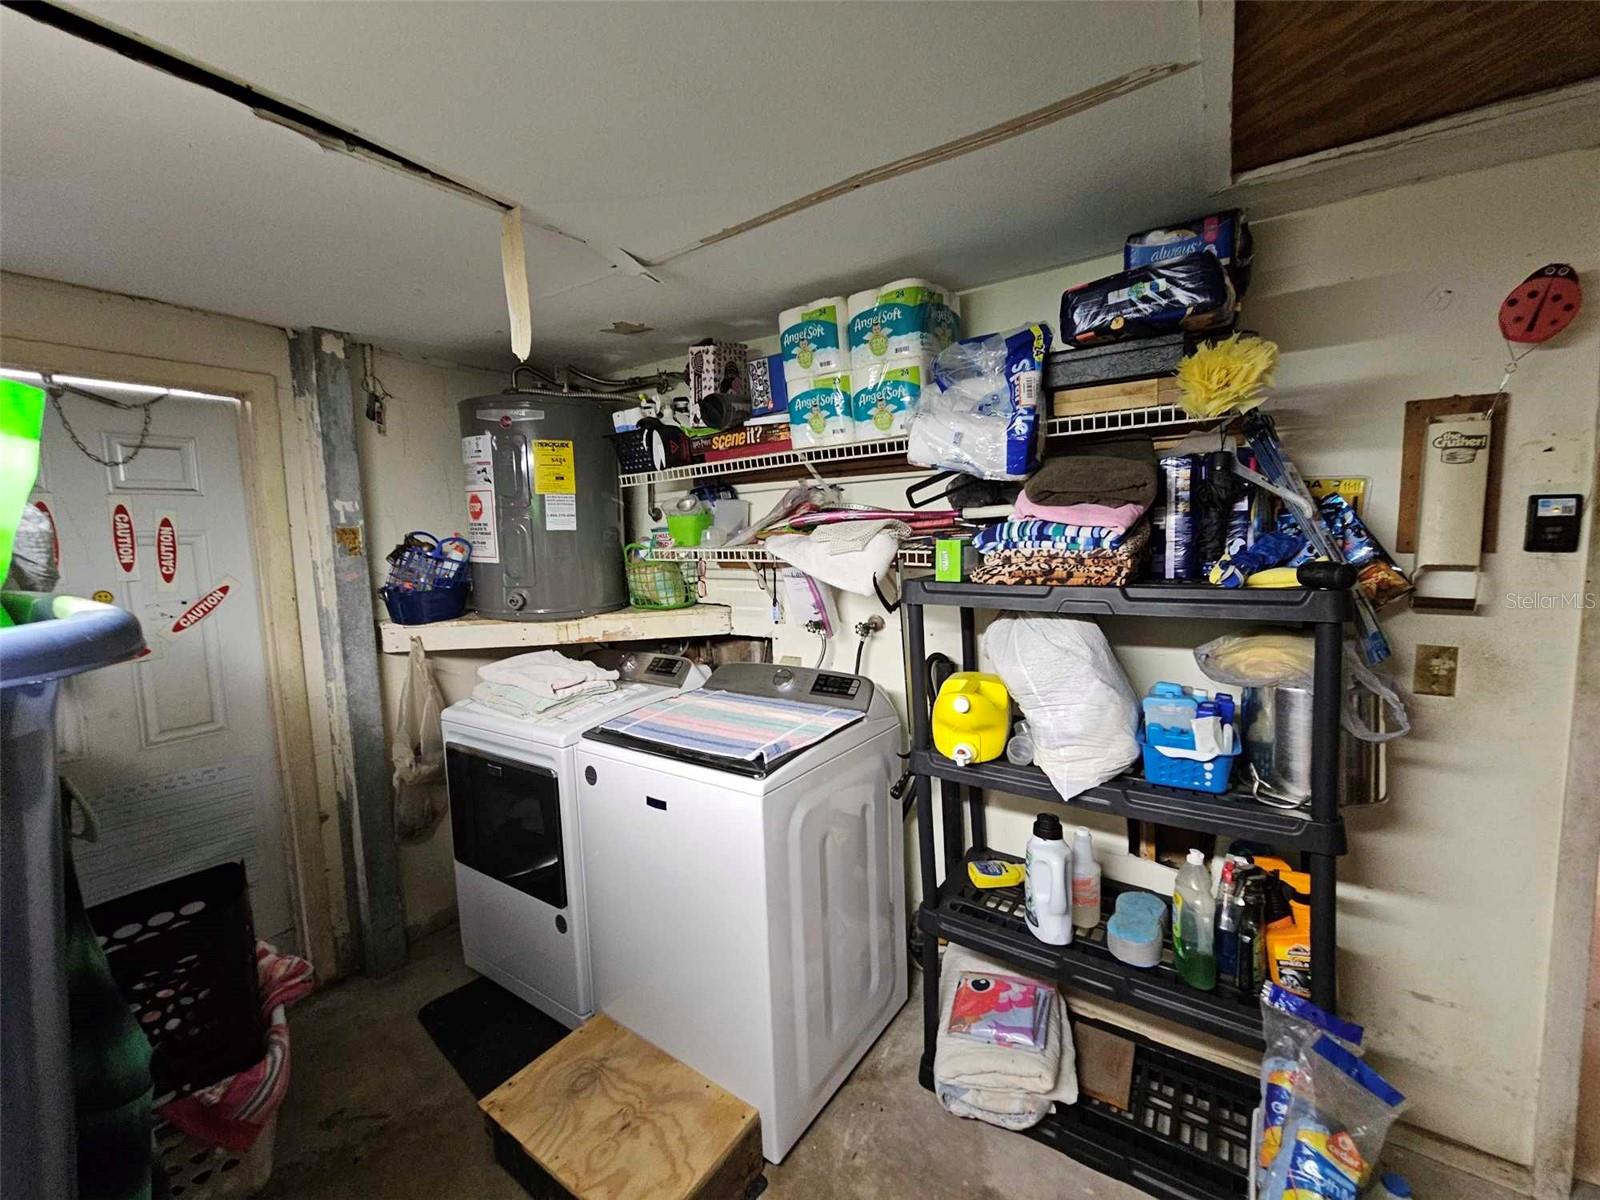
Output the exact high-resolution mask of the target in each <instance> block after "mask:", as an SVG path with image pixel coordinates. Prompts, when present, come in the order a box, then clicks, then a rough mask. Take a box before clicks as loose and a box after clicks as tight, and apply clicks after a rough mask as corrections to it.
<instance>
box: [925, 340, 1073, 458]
mask: <svg viewBox="0 0 1600 1200" xmlns="http://www.w3.org/2000/svg"><path fill="white" fill-rule="evenodd" d="M1049 350H1050V327H1049V326H1048V325H1043V324H1040V325H1024V326H1022V327H1020V328H1018V329H1013V330H1011V331H1010V332H1009V333H996V334H991V335H990V336H988V337H981V338H968V339H967V340H966V341H961V342H956V343H955V344H954V345H951V346H949V347H947V348H946V349H945V350H944V351H943V352H941V353H940V355H939V357H938V359H937V361H935V363H934V367H933V371H934V385H935V386H933V387H931V388H924V389H923V391H922V397H921V400H920V401H919V403H918V407H917V411H916V413H915V414H914V415H913V416H912V418H911V427H910V429H909V430H908V431H907V435H906V437H907V442H906V457H907V458H908V459H909V460H910V461H911V462H913V463H916V464H917V465H918V466H923V467H936V468H938V469H940V470H946V471H960V472H962V473H963V474H966V475H975V476H977V477H978V478H979V479H1026V478H1027V477H1028V475H1030V474H1031V473H1032V472H1033V470H1034V469H1035V468H1036V467H1037V466H1038V465H1039V446H1040V442H1041V441H1042V434H1043V430H1044V420H1043V417H1042V416H1041V415H1040V412H1039V398H1040V394H1041V392H1042V391H1043V387H1042V382H1043V375H1044V362H1045V355H1046V354H1047V353H1048V352H1049Z"/></svg>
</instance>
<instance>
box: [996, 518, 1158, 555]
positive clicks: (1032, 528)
mask: <svg viewBox="0 0 1600 1200" xmlns="http://www.w3.org/2000/svg"><path fill="white" fill-rule="evenodd" d="M1126 536H1127V533H1126V531H1125V530H1122V529H1108V528H1106V527H1105V526H1103V525H1061V524H1058V523H1057V522H1055V521H1001V522H999V523H998V524H995V525H986V526H985V527H984V528H982V529H980V530H978V532H977V534H976V536H974V537H973V539H972V545H973V548H974V549H975V550H977V551H978V553H980V554H991V553H993V552H994V551H996V550H1115V549H1116V548H1117V547H1118V546H1120V545H1122V542H1123V539H1124V538H1125V537H1126Z"/></svg>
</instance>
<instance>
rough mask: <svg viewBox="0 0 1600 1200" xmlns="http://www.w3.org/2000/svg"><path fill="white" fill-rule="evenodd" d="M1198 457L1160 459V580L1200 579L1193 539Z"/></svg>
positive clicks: (1179, 456)
mask: <svg viewBox="0 0 1600 1200" xmlns="http://www.w3.org/2000/svg"><path fill="white" fill-rule="evenodd" d="M1200 458H1201V456H1200V455H1198V454H1169V455H1167V456H1166V457H1165V458H1163V459H1162V460H1161V484H1162V491H1163V494H1164V498H1163V499H1162V501H1161V506H1162V516H1163V522H1162V531H1161V532H1162V546H1161V549H1160V562H1161V573H1160V578H1162V579H1166V580H1173V581H1181V580H1192V579H1198V578H1200V547H1199V544H1198V543H1197V542H1196V541H1195V536H1194V484H1195V480H1196V479H1198V478H1199V476H1200Z"/></svg>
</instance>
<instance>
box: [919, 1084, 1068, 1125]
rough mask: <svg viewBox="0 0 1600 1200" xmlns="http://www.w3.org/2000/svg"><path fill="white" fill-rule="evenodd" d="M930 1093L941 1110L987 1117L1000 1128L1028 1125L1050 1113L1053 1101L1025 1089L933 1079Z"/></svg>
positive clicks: (974, 1116)
mask: <svg viewBox="0 0 1600 1200" xmlns="http://www.w3.org/2000/svg"><path fill="white" fill-rule="evenodd" d="M933 1090H934V1094H935V1095H936V1096H938V1097H939V1103H940V1104H942V1105H944V1108H945V1111H946V1112H948V1113H951V1114H953V1115H954V1116H957V1117H971V1118H973V1119H974V1120H978V1121H987V1122H988V1123H989V1124H991V1125H998V1126H1000V1128H1001V1129H1029V1128H1032V1127H1033V1126H1035V1125H1037V1124H1038V1123H1039V1122H1040V1121H1042V1120H1044V1119H1045V1118H1046V1117H1047V1116H1049V1115H1050V1106H1051V1105H1052V1104H1054V1103H1055V1101H1053V1100H1051V1099H1050V1098H1049V1097H1047V1096H1034V1095H1030V1094H1028V1093H1026V1092H986V1091H984V1090H983V1089H982V1088H967V1087H960V1086H959V1085H957V1084H953V1083H941V1082H940V1081H939V1080H934V1083H933Z"/></svg>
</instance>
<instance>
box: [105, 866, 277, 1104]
mask: <svg viewBox="0 0 1600 1200" xmlns="http://www.w3.org/2000/svg"><path fill="white" fill-rule="evenodd" d="M89 923H90V924H91V925H93V926H94V930H95V932H96V933H97V934H98V935H99V936H100V938H101V944H102V945H103V946H104V948H105V952H106V961H107V962H108V963H110V965H111V975H112V977H113V978H114V979H115V980H116V981H117V987H118V988H119V989H120V990H121V991H122V995H123V998H124V999H126V1000H127V1001H128V1007H129V1008H131V1009H132V1010H133V1015H134V1017H135V1018H136V1019H137V1020H138V1022H139V1026H140V1028H142V1029H143V1030H144V1031H145V1034H146V1036H147V1037H149V1039H150V1045H151V1047H152V1048H153V1049H154V1051H155V1055H154V1057H153V1058H152V1059H151V1060H150V1074H151V1076H152V1077H153V1078H154V1081H155V1089H156V1099H157V1102H158V1103H159V1102H160V1101H161V1099H162V1098H163V1097H164V1096H167V1095H169V1094H174V1093H176V1094H182V1093H186V1092H191V1091H194V1090H195V1089H196V1088H203V1087H208V1086H210V1085H211V1084H213V1083H215V1082H217V1080H219V1079H222V1078H224V1077H225V1076H228V1075H232V1074H234V1073H235V1072H237V1071H243V1070H244V1069H246V1068H247V1067H252V1066H254V1065H255V1064H256V1063H258V1062H260V1061H261V1057H262V1055H264V1054H265V1053H266V1030H265V1029H263V1028H262V1025H261V995H260V986H259V984H258V982H257V975H256V935H255V929H254V928H253V925H252V921H251V917H250V895H249V892H248V890H247V889H246V887H245V875H244V867H243V865H241V864H240V863H223V864H222V865H221V866H217V867H208V868H206V869H205V870H203V871H196V872H195V873H194V874H192V875H185V876H184V877H183V878H181V879H174V880H171V881H170V882H168V883H158V884H156V885H155V886H154V887H148V888H144V889H142V890H141V891H137V892H133V893H131V894H130V895H127V896H122V897H119V898H118V899H116V900H108V901H106V902H105V903H104V904H97V905H95V906H94V907H93V908H91V909H89Z"/></svg>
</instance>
